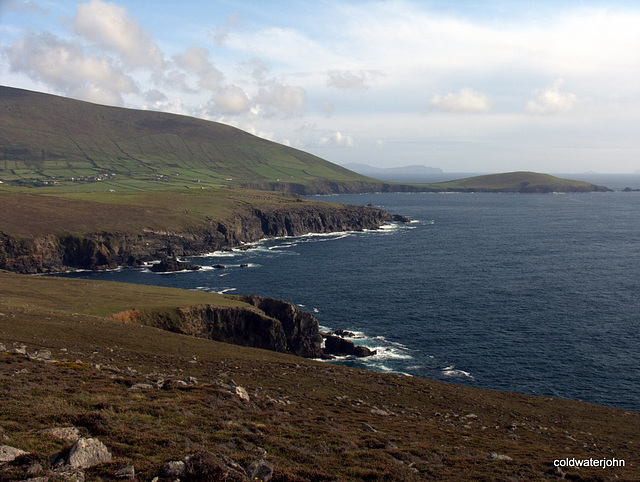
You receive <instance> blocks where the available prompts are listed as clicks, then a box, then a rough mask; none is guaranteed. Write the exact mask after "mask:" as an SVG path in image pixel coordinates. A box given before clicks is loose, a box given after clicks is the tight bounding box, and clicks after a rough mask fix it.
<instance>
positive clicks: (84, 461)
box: [67, 438, 112, 469]
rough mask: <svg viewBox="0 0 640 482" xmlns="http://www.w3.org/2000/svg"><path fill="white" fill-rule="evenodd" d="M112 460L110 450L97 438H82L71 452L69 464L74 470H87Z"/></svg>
mask: <svg viewBox="0 0 640 482" xmlns="http://www.w3.org/2000/svg"><path fill="white" fill-rule="evenodd" d="M111 459H112V455H111V452H109V449H108V448H107V447H106V446H105V445H104V444H103V443H102V442H100V441H99V440H98V439H96V438H81V439H79V440H78V441H77V442H76V443H75V444H73V447H71V450H70V451H69V458H68V460H67V464H68V465H70V466H71V467H74V468H81V469H86V468H89V467H93V466H94V465H98V464H101V463H103V462H110V461H111Z"/></svg>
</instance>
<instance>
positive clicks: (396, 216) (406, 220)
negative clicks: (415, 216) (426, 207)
mask: <svg viewBox="0 0 640 482" xmlns="http://www.w3.org/2000/svg"><path fill="white" fill-rule="evenodd" d="M391 220H392V221H394V222H396V223H410V222H411V219H409V218H408V217H406V216H403V215H401V214H392V215H391Z"/></svg>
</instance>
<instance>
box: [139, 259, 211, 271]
mask: <svg viewBox="0 0 640 482" xmlns="http://www.w3.org/2000/svg"><path fill="white" fill-rule="evenodd" d="M149 269H150V270H151V271H153V272H154V273H171V272H174V271H183V270H185V269H186V270H189V271H196V270H199V269H200V266H197V265H195V264H191V263H185V262H183V261H178V259H177V258H165V259H163V260H162V261H160V262H159V263H158V264H154V265H151V267H150V268H149Z"/></svg>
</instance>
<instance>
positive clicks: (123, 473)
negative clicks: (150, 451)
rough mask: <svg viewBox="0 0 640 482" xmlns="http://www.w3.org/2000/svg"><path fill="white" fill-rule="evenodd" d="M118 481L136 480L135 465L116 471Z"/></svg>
mask: <svg viewBox="0 0 640 482" xmlns="http://www.w3.org/2000/svg"><path fill="white" fill-rule="evenodd" d="M114 475H115V476H116V478H118V479H135V477H136V469H135V467H134V466H133V465H127V466H125V467H122V468H121V469H118V470H116V472H115V474H114Z"/></svg>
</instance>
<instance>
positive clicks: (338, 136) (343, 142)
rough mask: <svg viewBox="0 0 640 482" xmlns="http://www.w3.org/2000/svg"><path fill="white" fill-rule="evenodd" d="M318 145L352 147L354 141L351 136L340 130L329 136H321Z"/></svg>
mask: <svg viewBox="0 0 640 482" xmlns="http://www.w3.org/2000/svg"><path fill="white" fill-rule="evenodd" d="M318 145H320V146H331V147H337V146H340V147H352V146H353V145H354V143H353V138H352V137H351V136H348V135H345V134H343V133H342V132H340V131H335V132H333V133H332V134H331V135H329V136H325V137H321V138H320V139H319V140H318Z"/></svg>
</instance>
